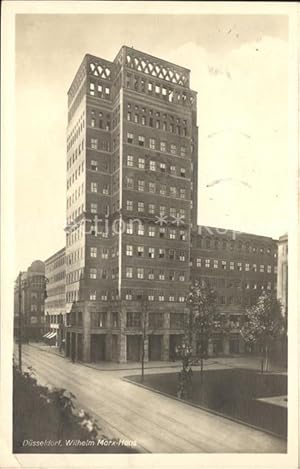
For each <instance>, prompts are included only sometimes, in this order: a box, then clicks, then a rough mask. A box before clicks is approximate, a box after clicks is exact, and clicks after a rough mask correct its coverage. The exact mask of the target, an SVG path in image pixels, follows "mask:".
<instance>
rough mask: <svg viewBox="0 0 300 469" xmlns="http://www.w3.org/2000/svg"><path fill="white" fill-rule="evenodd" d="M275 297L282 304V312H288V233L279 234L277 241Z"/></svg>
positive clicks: (285, 313)
mask: <svg viewBox="0 0 300 469" xmlns="http://www.w3.org/2000/svg"><path fill="white" fill-rule="evenodd" d="M277 298H278V299H279V301H280V302H281V304H282V314H283V315H284V316H287V312H288V235H287V234H284V235H282V236H280V238H279V241H278V276H277Z"/></svg>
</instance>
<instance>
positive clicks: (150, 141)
mask: <svg viewBox="0 0 300 469" xmlns="http://www.w3.org/2000/svg"><path fill="white" fill-rule="evenodd" d="M155 143H156V142H155V138H150V140H149V147H150V149H151V150H155V148H156V144H155Z"/></svg>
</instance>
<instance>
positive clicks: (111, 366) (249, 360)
mask: <svg viewBox="0 0 300 469" xmlns="http://www.w3.org/2000/svg"><path fill="white" fill-rule="evenodd" d="M28 345H29V346H31V347H35V348H38V349H39V350H41V351H42V352H47V353H52V354H54V355H57V356H59V357H61V358H65V359H66V360H70V359H69V358H66V357H65V355H64V352H59V348H58V347H54V346H50V345H47V344H44V343H43V342H31V343H29V344H28ZM77 363H79V364H80V365H84V366H87V367H88V368H94V369H96V370H100V371H123V370H132V371H133V370H141V362H128V363H117V362H112V361H107V362H105V361H103V362H97V363H85V362H81V361H78V362H77ZM260 363H261V358H260V357H253V356H248V355H236V356H226V357H224V356H223V357H211V358H208V359H206V360H204V369H206V368H207V367H209V368H210V369H223V368H247V369H251V370H257V371H260ZM180 367H181V361H175V362H173V361H151V362H145V364H144V368H145V370H150V369H152V370H155V369H166V368H169V369H170V368H177V369H178V368H180ZM197 368H198V366H197V367H195V369H197ZM269 373H280V374H285V375H286V374H287V371H286V370H283V369H282V368H280V367H278V366H276V365H271V369H270V371H269Z"/></svg>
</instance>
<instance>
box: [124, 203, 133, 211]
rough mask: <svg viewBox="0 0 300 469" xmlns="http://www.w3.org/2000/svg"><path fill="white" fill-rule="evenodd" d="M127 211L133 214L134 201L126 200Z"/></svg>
mask: <svg viewBox="0 0 300 469" xmlns="http://www.w3.org/2000/svg"><path fill="white" fill-rule="evenodd" d="M126 210H128V211H129V212H132V210H133V201H132V200H126Z"/></svg>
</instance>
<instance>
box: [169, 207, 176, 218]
mask: <svg viewBox="0 0 300 469" xmlns="http://www.w3.org/2000/svg"><path fill="white" fill-rule="evenodd" d="M170 217H176V208H174V207H171V208H170Z"/></svg>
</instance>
